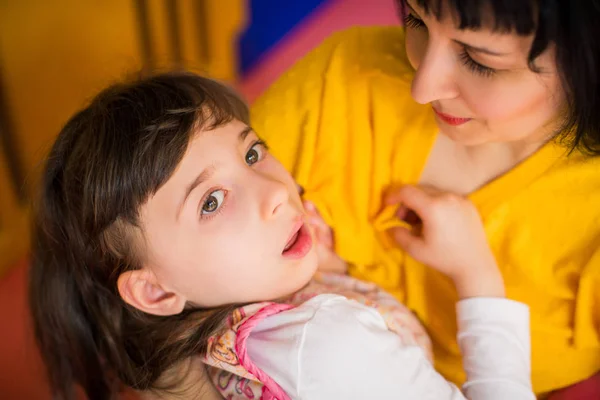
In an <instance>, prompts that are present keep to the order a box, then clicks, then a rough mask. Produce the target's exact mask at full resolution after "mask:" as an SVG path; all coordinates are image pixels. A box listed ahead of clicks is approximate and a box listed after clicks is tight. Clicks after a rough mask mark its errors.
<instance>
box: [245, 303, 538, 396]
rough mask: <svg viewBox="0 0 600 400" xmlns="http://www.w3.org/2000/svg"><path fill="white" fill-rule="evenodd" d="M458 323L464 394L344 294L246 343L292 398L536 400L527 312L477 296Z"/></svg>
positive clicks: (296, 312) (271, 325)
mask: <svg viewBox="0 0 600 400" xmlns="http://www.w3.org/2000/svg"><path fill="white" fill-rule="evenodd" d="M457 319H458V327H459V331H458V343H459V345H460V348H461V351H462V354H463V366H464V369H465V371H466V373H467V382H466V383H465V385H464V386H463V390H464V394H463V392H461V391H460V390H459V389H458V388H457V387H456V386H455V385H453V384H452V383H450V382H448V381H446V380H445V379H444V378H443V377H442V376H441V375H440V374H439V373H438V372H437V371H436V370H435V369H434V368H433V366H432V365H431V363H430V362H429V361H428V360H427V358H426V356H425V353H424V352H423V350H421V348H420V347H416V346H405V345H403V344H402V343H401V342H400V339H399V337H398V336H397V335H396V334H394V333H393V332H391V331H389V330H388V329H387V326H386V324H385V321H384V320H383V317H382V316H381V315H380V314H379V313H378V312H377V311H376V310H375V309H373V308H370V307H367V306H364V305H362V304H359V303H357V302H355V301H351V300H348V299H346V298H345V297H343V296H339V295H331V294H325V295H319V296H316V297H314V298H312V299H311V300H309V301H307V302H305V303H303V304H302V305H300V306H299V307H297V308H294V309H291V310H288V311H284V312H281V313H279V314H276V315H273V316H270V317H268V318H266V319H265V320H263V321H261V322H260V323H259V324H258V325H257V326H256V327H255V328H254V329H253V331H252V332H251V334H250V336H249V338H248V341H247V343H246V345H247V349H248V355H249V356H250V359H251V360H252V362H254V363H255V364H256V365H257V366H258V367H259V368H260V369H262V370H263V371H264V372H265V373H267V374H268V375H269V376H270V377H271V378H273V379H274V380H275V382H277V383H278V384H279V385H280V386H281V387H282V389H283V390H284V391H285V392H286V393H287V394H288V395H289V396H290V397H291V398H292V399H303V400H317V399H396V400H397V399H419V400H422V399H436V400H441V399H453V400H454V399H465V398H468V399H471V400H479V399H486V400H488V399H489V400H496V399H498V400H507V399H511V400H521V399H527V400H530V399H535V396H534V394H533V392H532V390H531V380H530V369H531V358H530V338H529V309H528V307H527V306H526V305H524V304H521V303H517V302H514V301H511V300H506V299H493V298H473V299H468V300H462V301H460V302H459V303H458V304H457ZM465 396H466V397H465Z"/></svg>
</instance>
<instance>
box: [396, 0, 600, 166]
mask: <svg viewBox="0 0 600 400" xmlns="http://www.w3.org/2000/svg"><path fill="white" fill-rule="evenodd" d="M413 1H414V3H413V4H418V5H419V6H420V7H421V8H423V9H424V10H425V12H427V13H432V14H433V15H435V16H436V17H437V18H438V19H440V18H442V17H443V11H444V10H445V8H444V7H448V8H447V9H448V10H451V11H452V12H453V13H454V15H455V16H456V17H457V21H458V24H459V28H460V29H479V28H481V27H482V26H484V25H485V23H486V22H487V21H489V16H492V18H493V19H492V22H493V23H494V26H493V27H492V28H494V29H495V30H496V31H498V32H516V33H517V34H519V35H533V36H534V40H533V44H532V46H531V49H530V51H529V67H530V69H531V70H533V71H536V72H539V71H538V70H537V68H536V67H535V64H534V62H535V59H536V58H537V57H538V56H539V55H540V54H541V53H543V52H544V50H546V48H547V47H548V45H550V44H554V45H555V47H556V65H557V67H558V72H559V74H560V78H561V81H562V86H563V88H564V90H565V94H566V97H567V105H568V115H567V116H566V119H565V126H564V131H563V132H565V134H564V137H562V139H564V140H567V141H568V142H569V143H570V145H571V146H572V148H579V149H581V150H582V151H584V152H586V153H588V154H591V155H600V112H599V110H600V23H599V21H600V1H598V0H413ZM396 2H397V3H398V6H399V10H400V14H401V16H402V17H404V16H405V15H406V10H407V7H406V0H396ZM541 72H543V71H541Z"/></svg>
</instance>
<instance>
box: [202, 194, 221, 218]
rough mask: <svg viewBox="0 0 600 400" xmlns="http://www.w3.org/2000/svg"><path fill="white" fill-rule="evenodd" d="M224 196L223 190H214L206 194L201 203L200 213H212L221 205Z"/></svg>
mask: <svg viewBox="0 0 600 400" xmlns="http://www.w3.org/2000/svg"><path fill="white" fill-rule="evenodd" d="M224 198H225V191H224V190H215V191H214V192H212V193H211V194H209V195H208V197H207V198H206V200H205V201H204V204H203V205H202V214H203V215H206V214H212V213H214V212H215V211H217V210H218V209H219V207H221V205H222V204H223V199H224Z"/></svg>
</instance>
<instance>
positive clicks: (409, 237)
mask: <svg viewBox="0 0 600 400" xmlns="http://www.w3.org/2000/svg"><path fill="white" fill-rule="evenodd" d="M390 232H391V234H392V236H393V237H394V240H395V241H396V243H397V244H398V246H400V248H402V249H403V250H404V251H406V252H407V253H408V254H410V255H411V257H413V258H414V259H416V260H419V261H424V260H423V257H424V256H425V255H426V248H425V247H426V246H425V243H424V242H423V239H422V238H421V237H420V236H419V235H416V234H415V233H414V232H411V231H410V230H409V229H407V228H404V227H397V228H392V229H391V230H390Z"/></svg>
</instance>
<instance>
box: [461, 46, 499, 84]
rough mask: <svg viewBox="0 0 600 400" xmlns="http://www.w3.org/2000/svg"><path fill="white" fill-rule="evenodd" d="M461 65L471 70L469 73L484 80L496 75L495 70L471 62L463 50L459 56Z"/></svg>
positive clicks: (473, 61)
mask: <svg viewBox="0 0 600 400" xmlns="http://www.w3.org/2000/svg"><path fill="white" fill-rule="evenodd" d="M459 57H460V60H461V61H462V63H463V64H464V65H465V66H466V67H467V68H469V69H470V70H471V72H473V73H475V74H477V75H481V76H483V77H485V78H489V77H491V76H492V75H494V74H495V73H496V70H495V69H493V68H490V67H486V66H485V65H481V64H479V63H478V62H477V61H475V60H473V59H472V58H471V56H470V55H469V53H467V50H465V49H463V50H462V52H461V53H460V55H459Z"/></svg>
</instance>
